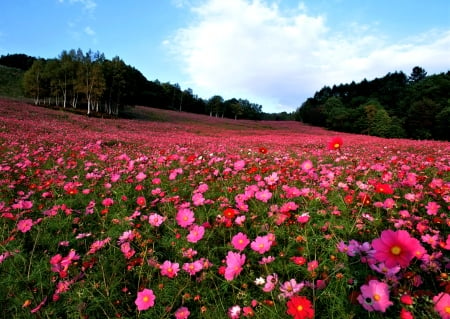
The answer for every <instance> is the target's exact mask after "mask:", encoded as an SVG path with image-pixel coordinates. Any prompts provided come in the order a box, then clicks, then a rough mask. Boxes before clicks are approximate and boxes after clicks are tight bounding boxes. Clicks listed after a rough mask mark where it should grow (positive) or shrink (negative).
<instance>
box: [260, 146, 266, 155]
mask: <svg viewBox="0 0 450 319" xmlns="http://www.w3.org/2000/svg"><path fill="white" fill-rule="evenodd" d="M259 152H260V153H261V154H267V148H265V147H260V148H259Z"/></svg>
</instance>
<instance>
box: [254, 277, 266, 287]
mask: <svg viewBox="0 0 450 319" xmlns="http://www.w3.org/2000/svg"><path fill="white" fill-rule="evenodd" d="M265 283H266V280H265V279H264V278H263V277H259V278H256V280H255V285H257V286H262V285H264V284H265Z"/></svg>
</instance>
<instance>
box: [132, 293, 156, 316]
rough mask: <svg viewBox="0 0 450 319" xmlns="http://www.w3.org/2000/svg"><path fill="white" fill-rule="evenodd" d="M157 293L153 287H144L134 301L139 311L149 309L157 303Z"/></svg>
mask: <svg viewBox="0 0 450 319" xmlns="http://www.w3.org/2000/svg"><path fill="white" fill-rule="evenodd" d="M155 299H156V297H155V294H154V293H153V290H151V289H147V288H146V289H144V290H142V291H140V292H138V293H137V298H136V300H135V301H134V303H135V304H136V306H137V309H138V310H139V311H142V310H147V309H148V308H151V307H153V306H154V305H155Z"/></svg>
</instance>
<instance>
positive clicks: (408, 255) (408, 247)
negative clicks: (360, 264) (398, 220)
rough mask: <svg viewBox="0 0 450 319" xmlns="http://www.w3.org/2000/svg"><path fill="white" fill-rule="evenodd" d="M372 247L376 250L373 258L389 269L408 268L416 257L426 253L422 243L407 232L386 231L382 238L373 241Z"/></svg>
mask: <svg viewBox="0 0 450 319" xmlns="http://www.w3.org/2000/svg"><path fill="white" fill-rule="evenodd" d="M372 247H373V248H374V249H375V253H374V256H373V257H374V258H375V259H376V260H377V261H379V262H384V263H385V265H386V266H387V267H389V268H392V267H395V266H400V267H402V268H405V267H408V266H409V264H410V262H411V260H412V259H413V258H414V257H418V258H420V257H421V256H422V255H423V254H424V253H425V249H424V248H423V247H422V245H421V244H420V242H419V241H418V240H417V239H416V238H414V237H411V235H410V234H409V233H408V232H407V231H406V230H398V231H392V230H384V231H383V232H382V233H381V236H380V238H377V239H374V240H373V241H372Z"/></svg>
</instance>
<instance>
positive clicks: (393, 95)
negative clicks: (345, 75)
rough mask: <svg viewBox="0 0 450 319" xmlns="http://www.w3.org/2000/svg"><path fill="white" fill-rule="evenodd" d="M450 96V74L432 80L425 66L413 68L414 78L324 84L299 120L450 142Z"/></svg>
mask: <svg viewBox="0 0 450 319" xmlns="http://www.w3.org/2000/svg"><path fill="white" fill-rule="evenodd" d="M449 98H450V72H447V73H441V74H436V75H430V76H427V72H426V71H425V70H424V69H423V68H421V67H414V68H413V71H412V73H411V76H410V77H409V78H408V77H407V76H406V75H405V74H404V73H402V72H395V73H388V74H387V75H386V76H384V77H383V78H376V79H374V80H372V81H367V80H366V79H364V80H363V81H361V82H360V83H357V84H356V83H354V82H352V83H351V84H340V85H338V86H333V87H332V88H330V87H328V86H325V87H323V88H322V89H321V90H320V91H318V92H316V93H315V95H314V97H313V98H308V99H307V100H306V102H305V103H303V105H302V106H301V107H300V108H299V109H298V110H297V111H296V113H295V117H296V120H298V121H303V122H305V123H309V124H312V125H318V126H324V127H327V128H330V129H332V130H336V131H344V132H351V133H362V134H368V135H375V136H382V137H408V138H416V139H443V140H449V137H448V134H447V133H446V132H447V131H450V125H449V123H448V121H447V120H446V114H447V113H446V111H445V109H446V108H447V107H448V100H449Z"/></svg>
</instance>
